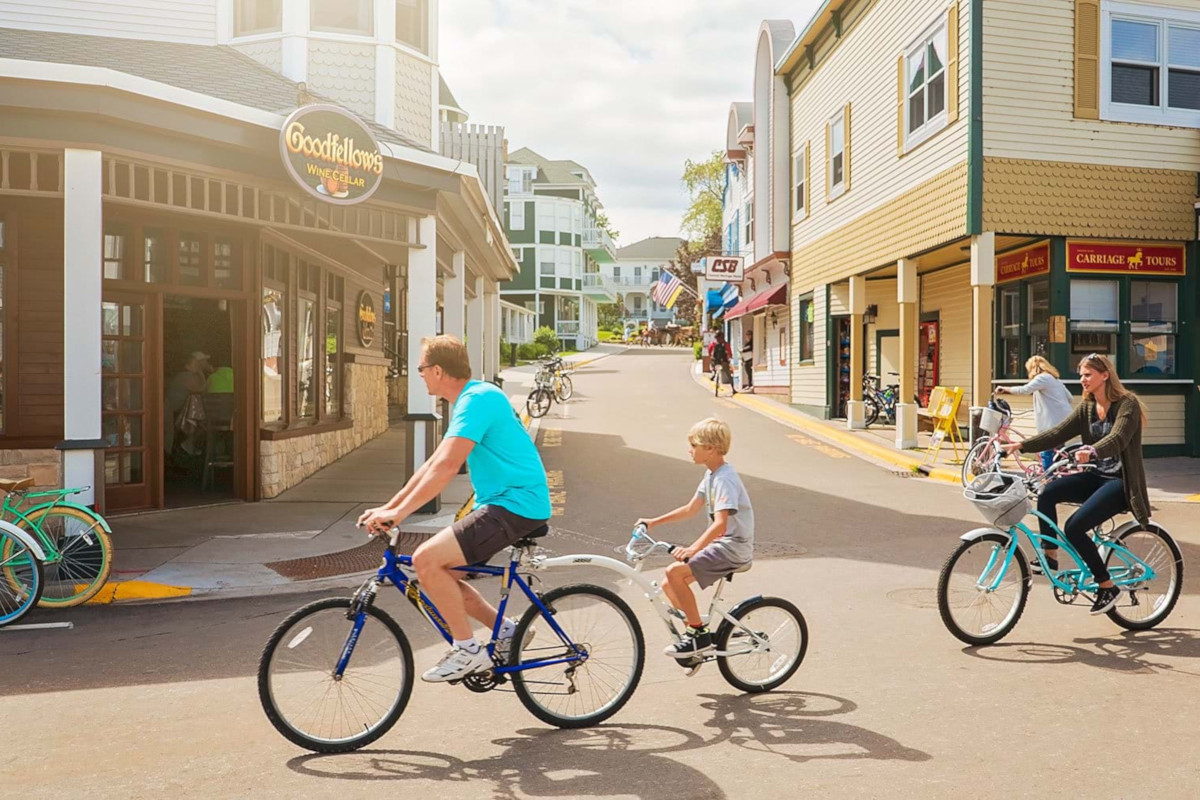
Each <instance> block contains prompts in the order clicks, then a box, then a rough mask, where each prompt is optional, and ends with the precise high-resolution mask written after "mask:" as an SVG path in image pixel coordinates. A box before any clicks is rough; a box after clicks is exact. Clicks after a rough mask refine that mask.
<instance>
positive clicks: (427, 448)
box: [404, 215, 441, 513]
mask: <svg viewBox="0 0 1200 800" xmlns="http://www.w3.org/2000/svg"><path fill="white" fill-rule="evenodd" d="M414 240H415V241H418V242H420V243H421V244H423V245H425V247H424V249H420V250H418V249H411V250H409V251H408V308H407V309H406V311H407V314H408V413H407V414H406V415H405V416H404V422H405V429H406V431H407V434H408V436H407V437H406V438H407V453H406V456H405V461H404V467H405V473H404V477H405V480H407V479H408V478H411V477H412V476H413V473H414V472H416V470H417V468H418V467H420V466H421V465H422V464H424V463H425V461H426V460H428V459H429V456H430V455H431V454H432V453H433V451H434V448H435V447H436V446H437V438H436V437H437V421H438V416H437V414H436V413H435V412H434V408H435V406H434V398H433V396H432V395H430V394H429V391H428V390H427V389H426V388H425V381H424V379H422V378H421V374H420V372H418V371H417V366H418V365H419V364H420V363H421V339H423V338H425V337H426V336H433V335H435V334H436V333H437V247H436V243H437V217H435V216H433V215H430V216H427V217H422V218H421V219H420V220H411V221H410V222H409V241H414ZM440 507H441V500H440V498H436V497H435V498H434V499H433V500H431V501H430V502H429V503H428V504H427V505H426V506H425V507H424V508H422V509H420V512H421V513H435V512H436V511H437V510H438V509H439V508H440Z"/></svg>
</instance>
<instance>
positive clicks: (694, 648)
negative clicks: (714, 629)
mask: <svg viewBox="0 0 1200 800" xmlns="http://www.w3.org/2000/svg"><path fill="white" fill-rule="evenodd" d="M712 646H713V641H712V634H711V633H709V632H708V628H700V629H699V630H697V629H696V628H691V627H689V628H688V629H687V631H686V632H685V633H684V634H683V637H682V638H681V639H680V640H679V641H678V642H676V643H675V644H673V645H671V646H670V647H667V648H665V649H664V650H663V653H664V654H666V655H668V656H670V657H671V658H689V659H690V658H692V657H694V656H698V655H700V654H701V653H704V652H706V651H708V650H712Z"/></svg>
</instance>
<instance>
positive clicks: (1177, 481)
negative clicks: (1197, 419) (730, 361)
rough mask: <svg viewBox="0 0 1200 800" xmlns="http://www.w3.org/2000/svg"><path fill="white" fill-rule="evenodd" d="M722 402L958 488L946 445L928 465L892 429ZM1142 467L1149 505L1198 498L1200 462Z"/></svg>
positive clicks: (770, 405) (1166, 461)
mask: <svg viewBox="0 0 1200 800" xmlns="http://www.w3.org/2000/svg"><path fill="white" fill-rule="evenodd" d="M692 378H693V379H694V380H695V381H696V383H697V384H698V385H700V386H702V387H704V388H705V389H706V390H707V391H709V392H712V391H713V389H714V387H713V382H712V381H711V380H709V378H708V376H706V375H704V374H703V373H702V371H701V369H700V362H696V365H695V366H694V367H693V368H692ZM721 397H722V398H723V399H725V400H726V401H729V402H733V403H737V404H738V405H741V406H744V407H746V408H748V409H750V410H752V411H756V412H758V413H759V414H762V415H763V416H766V417H770V418H772V419H774V420H776V421H778V422H781V423H783V424H784V425H787V426H789V427H792V428H796V429H797V430H801V431H804V432H805V433H809V434H811V435H813V436H815V437H817V438H819V439H822V440H824V441H826V442H828V443H829V444H834V445H837V446H839V447H841V448H842V449H844V450H846V451H847V452H849V453H852V454H854V455H857V456H858V457H859V458H862V459H865V460H867V461H871V462H873V463H875V464H878V465H879V466H882V467H884V468H885V469H892V470H894V469H896V468H897V467H899V468H900V469H902V470H904V471H906V472H920V473H922V474H925V475H926V476H928V477H930V478H932V479H934V480H938V481H943V482H945V483H950V484H953V485H955V486H958V485H960V483H961V462H959V463H954V461H953V460H954V449H953V447H952V446H951V445H950V443H949V442H947V443H944V444H943V445H942V451H941V453H939V454H938V460H937V461H936V462H934V463H933V464H932V465H930V464H927V463H926V460H925V450H924V449H912V450H897V449H896V448H895V444H894V442H895V428H894V427H892V426H884V425H875V426H872V427H871V428H869V429H867V430H859V431H852V430H848V429H847V428H846V423H845V422H844V421H838V420H823V419H818V418H817V417H813V416H810V415H809V414H805V413H804V412H802V411H799V410H797V409H795V408H793V407H791V406H790V405H788V404H787V403H786V402H784V401H783V400H781V399H779V398H776V397H772V396H769V395H757V394H737V395H734V396H733V397H729V396H728V395H721ZM929 436H930V434H929V433H926V432H922V433H921V434H920V435H919V438H920V441H921V442H922V443H928V441H929ZM964 449H965V448H964ZM960 452H963V451H962V450H960ZM963 455H965V452H963ZM1145 464H1146V482H1147V484H1148V487H1147V488H1148V490H1149V494H1150V502H1151V503H1200V494H1198V493H1197V489H1200V459H1195V458H1151V459H1147V460H1146V462H1145Z"/></svg>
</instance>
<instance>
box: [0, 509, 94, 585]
mask: <svg viewBox="0 0 1200 800" xmlns="http://www.w3.org/2000/svg"><path fill="white" fill-rule="evenodd" d="M54 518H58V519H61V520H64V522H63V525H64V531H65V532H66V533H65V535H64V536H62V537H59V538H58V541H55V542H54V543H53V544H54V550H56V551H57V552H58V553H59V554H60V556H61V558H60V559H58V560H53V559H51V560H49V561H47V562H46V563H45V564H44V565H43V577H44V583H43V590H42V597H41V599H40V600H39V601H38V606H40V607H41V608H74V607H75V606H79V605H83V604H84V603H86V602H87V601H88V600H91V599H92V598H93V597H95V596H96V594H97V593H99V591H100V590H101V589H103V588H104V584H106V583H107V582H108V579H109V576H110V575H111V574H112V559H113V556H112V554H113V543H112V536H110V535H109V534H108V533H107V532H106V531H105V530H104V524H103V522H102V521H101V519H100V517H98V516H97V515H95V514H92V513H89V512H87V511H83V510H82V509H78V508H74V507H72V506H50V507H47V508H43V509H40V510H37V511H34V512H33V513H32V514H30V515H29V517H28V520H25V519H21V520H18V521H17V523H16V525H17V526H18V527H19V528H21V530H23V531H25V532H26V533H28V534H29V535H30V536H36V537H38V538H40V539H42V540H43V547H45V544H44V542H45V541H46V540H47V539H49V538H51V537H55V536H56V530H57V529H56V527H54V523H53V521H52V520H53V519H54ZM72 521H73V522H74V523H76V525H75V526H74V530H73V531H72V530H71V528H70V527H69V526H70V524H71V522H72ZM85 534H86V538H85ZM64 538H73V539H75V540H76V543H68V544H67V545H66V546H63V545H62V540H63V539H64ZM88 538H90V539H92V541H91V542H90V543H89V542H88V541H87V539H88ZM47 552H49V549H47Z"/></svg>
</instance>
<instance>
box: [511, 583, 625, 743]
mask: <svg viewBox="0 0 1200 800" xmlns="http://www.w3.org/2000/svg"><path fill="white" fill-rule="evenodd" d="M572 596H574V597H576V598H587V597H590V598H591V603H590V604H591V605H595V604H596V603H597V602H599V603H607V604H608V606H610V607H611V608H613V609H615V610H616V612H617V614H618V615H619V616H620V617H622V618H623V621H624V622H625V625H626V627H627V628H628V630H629V633H630V634H631V636H632V645H633V648H632V655H631V658H632V663H631V664H630V667H629V668H630V673H629V675H628V677H627V681H626V683H625V685H624V686H623V687H618V691H617V692H616V693H615V694H614V695H613V696H612V697H611V698H609V699H608V700H607V702H605V703H604V704H603V705H601V706H600V708H598V709H596V710H595V711H593V712H591V713H588V714H575V715H568V714H563V713H556V712H555V711H554V710H552V709H550V708H548V707H547V705H546V704H545V703H544V702H543V701H542V700H541V698H543V697H578V696H582V695H586V694H588V693H587V692H579V691H574V692H571V693H567V694H563V693H559V692H550V691H537V690H535V689H534V688H531V684H532V686H534V687H541V686H545V685H547V684H549V680H548V676H549V675H550V674H551V672H558V671H559V666H561V665H556V666H553V667H538V668H534V669H530V670H523V671H521V672H514V673H512V682H513V690H514V691H515V692H516V694H517V697H519V698H520V699H521V705H523V706H525V708H526V709H527V710H528V711H529V712H530V713H531V714H533V715H534V716H535V717H537V718H538V719H540V720H541V721H542V722H545V723H547V724H548V725H553V726H555V727H557V728H586V727H589V726H591V725H597V724H599V723H601V722H603V721H604V720H606V719H608V718H609V717H611V716H612V715H613V714H616V713H617V712H618V711H620V710H621V708H622V707H623V706H624V705H625V704H626V703H627V702H629V698H630V697H632V696H633V692H634V690H635V689H637V686H638V682H639V681H640V680H641V678H642V670H643V669H644V667H645V661H646V642H645V639H644V637H643V636H642V628H641V625H639V624H638V621H637V617H636V616H634V613H633V610H632V609H631V608H630V607H629V605H628V604H627V603H626V602H625V601H624V600H622V599H621V598H620V597H618V596H617V595H616V594H615V593H613V592H611V591H609V590H608V589H605V588H602V587H600V586H593V585H591V584H586V583H580V584H574V585H570V586H560V587H558V588H556V589H551V590H550V591H549V592H546V594H545V595H543V596H542V598H541V599H542V602H543V603H544V604H545V605H546V607H547V608H548V609H550V611H551V614H553V615H554V617H555V621H556V622H557V623H558V624H559V626H560V627H562V628H563V629H564V630H565V631H566V633H567V635H568V636H571V635H572V632H571V630H570V628H571V627H573V624H572V623H573V622H574V620H571V619H567V616H569V609H568V608H567V607H568V605H569V604H568V603H567V602H566V600H567V598H571V597H572ZM586 605H587V604H586V603H585V606H586ZM564 611H568V614H564V613H563V612H564ZM544 620H545V617H543V616H542V613H541V611H540V610H539V609H538V607H537V606H534V605H531V606H530V607H529V608H527V609H525V613H524V614H523V615H522V616H521V621H520V622H519V623H517V629H516V631H514V633H513V641H514V642H522V643H525V644H522V645H520V646H516V645H514V646H513V648H512V651H511V653H510V654H509V664H510V665H514V666H515V665H517V664H520V663H523V659H522V657H523V656H524V655H526V644H529V645H530V647H531V652H536V653H538V654H539V656H540V657H543V658H545V657H551V656H552V655H553V654H552V653H549V652H548V651H549V650H552V649H555V648H565V647H566V645H565V644H563V643H562V640H561V638H559V636H558V635H557V634H556V633H555V632H554V631H553V629H552V628H550V627H549V625H545V626H544V627H543V628H542V631H541V635H540V636H538V637H536V638H535V637H532V636H530V635H529V629H530V627H531V626H533V625H535V624H537V623H538V622H542V621H544ZM589 631H590V629H589ZM572 638H573V637H572ZM575 644H576V645H577V646H578V645H580V644H584V645H586V642H583V643H581V642H579V641H576V642H575ZM564 652H565V650H564ZM594 657H595V654H594V653H592V654H589V658H588V659H587V660H585V661H582V662H577V664H578V665H577V666H574V669H575V670H578V669H580V668H582V669H584V670H585V672H587V673H589V674H590V667H589V665H590V664H591V662H592V661H593V659H594ZM572 666H573V665H566V666H565V667H564V668H563V669H562V672H563V673H564V674H565V673H566V672H567V671H568V670H570V669H571V668H572ZM602 666H603V665H602ZM600 668H601V666H597V667H596V669H597V670H599V669H600ZM609 669H611V668H609ZM572 674H573V673H572ZM611 674H612V673H606V675H607V680H606V682H607V685H609V686H611V682H610V681H611ZM585 677H586V676H585ZM567 680H569V681H570V682H571V686H572V689H574V688H575V682H574V678H573V677H568V678H567ZM604 688H606V687H603V686H602V687H601V690H603V689H604ZM592 694H595V692H593V693H592Z"/></svg>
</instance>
